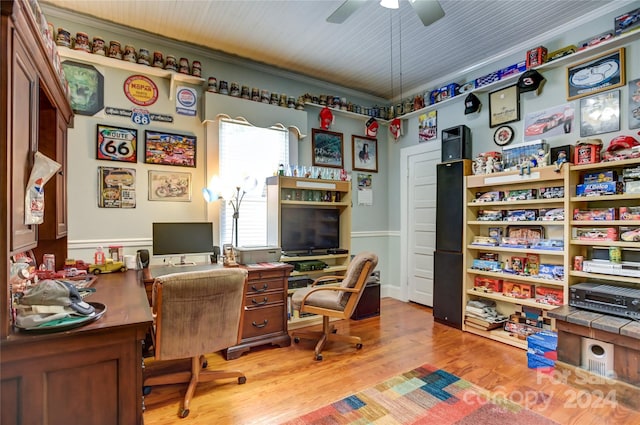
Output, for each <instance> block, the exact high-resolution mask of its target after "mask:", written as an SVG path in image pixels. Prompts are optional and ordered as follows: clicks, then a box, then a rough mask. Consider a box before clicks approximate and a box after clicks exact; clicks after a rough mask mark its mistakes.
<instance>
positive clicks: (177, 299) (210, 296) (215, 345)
mask: <svg viewBox="0 0 640 425" xmlns="http://www.w3.org/2000/svg"><path fill="white" fill-rule="evenodd" d="M246 279H247V271H246V270H244V269H238V268H233V269H228V268H219V269H212V270H207V271H197V272H184V273H174V274H169V275H166V276H161V277H158V278H156V279H155V281H154V283H153V307H152V309H153V314H154V327H155V338H154V339H155V341H154V350H155V360H158V361H152V362H150V364H149V365H145V371H144V386H145V393H147V394H148V392H149V390H150V388H149V387H151V386H153V385H167V384H178V383H185V382H188V383H189V386H188V388H187V392H186V394H185V396H184V402H183V406H182V407H181V408H180V411H179V416H180V417H182V418H184V417H186V416H187V415H188V414H189V404H190V402H191V398H192V397H193V394H194V392H195V389H196V385H197V384H198V382H207V381H212V380H215V379H222V378H238V383H240V384H244V383H245V381H246V377H245V376H244V374H243V373H242V372H240V371H237V370H230V371H222V370H205V369H204V368H206V366H207V364H206V360H205V356H204V355H205V354H207V353H213V352H216V351H219V350H222V349H225V348H229V347H231V346H233V345H235V344H237V343H238V341H239V336H240V330H241V329H242V326H241V323H240V321H241V311H242V306H243V296H244V285H245V280H246ZM188 358H190V359H191V369H190V370H188V371H175V370H171V369H168V370H169V373H167V374H160V375H158V372H162V373H164V372H166V370H167V367H166V366H167V363H169V362H164V361H165V360H176V359H188ZM154 372H155V373H154Z"/></svg>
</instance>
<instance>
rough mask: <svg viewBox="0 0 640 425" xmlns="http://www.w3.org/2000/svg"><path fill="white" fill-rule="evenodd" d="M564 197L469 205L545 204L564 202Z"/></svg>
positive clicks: (471, 205) (508, 205)
mask: <svg viewBox="0 0 640 425" xmlns="http://www.w3.org/2000/svg"><path fill="white" fill-rule="evenodd" d="M563 202H564V198H552V199H529V200H526V201H492V202H473V201H471V202H468V203H467V206H469V207H507V208H512V207H513V206H514V205H515V206H518V205H543V204H562V203H563Z"/></svg>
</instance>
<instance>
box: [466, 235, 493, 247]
mask: <svg viewBox="0 0 640 425" xmlns="http://www.w3.org/2000/svg"><path fill="white" fill-rule="evenodd" d="M471 245H487V246H496V245H498V240H497V239H496V238H492V237H489V236H474V237H473V242H471Z"/></svg>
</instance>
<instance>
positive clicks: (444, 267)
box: [433, 251, 463, 329]
mask: <svg viewBox="0 0 640 425" xmlns="http://www.w3.org/2000/svg"><path fill="white" fill-rule="evenodd" d="M462 261H463V260H462V253H460V252H443V251H436V252H434V254H433V263H434V264H433V318H434V320H436V321H437V322H440V323H443V324H445V325H448V326H452V327H454V328H457V329H462V302H460V300H461V299H462V271H463V267H462Z"/></svg>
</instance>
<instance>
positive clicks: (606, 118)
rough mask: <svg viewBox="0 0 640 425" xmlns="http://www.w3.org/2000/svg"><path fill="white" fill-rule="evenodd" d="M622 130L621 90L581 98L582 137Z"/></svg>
mask: <svg viewBox="0 0 640 425" xmlns="http://www.w3.org/2000/svg"><path fill="white" fill-rule="evenodd" d="M614 131H620V90H613V91H610V92H606V93H601V94H597V95H595V96H590V97H585V98H582V99H580V137H588V136H593V135H595V134H602V133H611V132H614Z"/></svg>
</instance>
